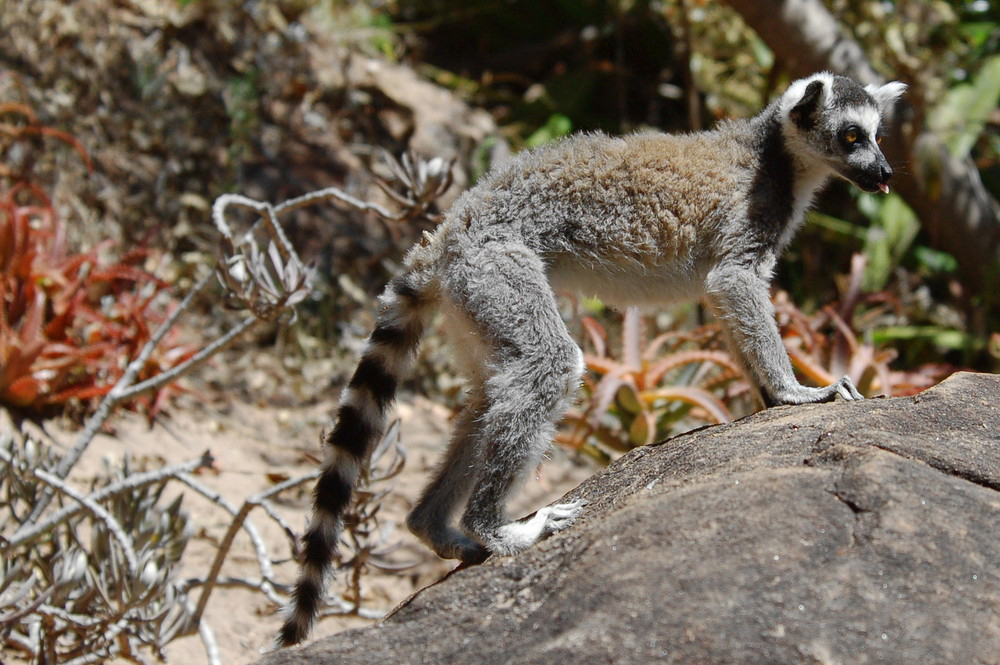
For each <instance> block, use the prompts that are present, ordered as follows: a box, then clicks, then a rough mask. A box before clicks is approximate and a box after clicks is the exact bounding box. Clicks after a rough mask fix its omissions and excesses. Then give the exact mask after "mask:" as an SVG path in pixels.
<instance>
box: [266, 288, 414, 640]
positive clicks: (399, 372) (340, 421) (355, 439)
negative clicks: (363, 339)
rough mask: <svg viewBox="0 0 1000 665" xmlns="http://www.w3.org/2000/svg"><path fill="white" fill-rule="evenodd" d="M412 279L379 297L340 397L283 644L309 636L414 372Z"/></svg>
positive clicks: (283, 629)
mask: <svg viewBox="0 0 1000 665" xmlns="http://www.w3.org/2000/svg"><path fill="white" fill-rule="evenodd" d="M414 282H415V275H413V274H412V273H409V274H404V275H401V276H400V277H397V278H396V279H394V280H392V281H391V282H390V283H389V285H388V286H387V287H386V290H385V292H384V293H383V294H382V296H381V298H380V299H379V301H380V305H381V311H380V313H379V316H378V322H377V325H376V327H375V330H374V331H372V334H371V336H370V337H369V338H368V343H367V345H366V346H365V350H364V352H363V353H362V355H361V361H360V363H359V364H358V367H357V369H356V370H355V371H354V376H353V377H351V381H350V383H349V384H348V386H347V388H346V389H345V390H344V392H343V394H342V395H341V400H340V408H339V410H338V413H337V420H336V425H335V426H334V428H333V430H332V431H331V432H330V433H329V434H328V435H327V436H326V441H325V443H326V444H327V446H328V448H327V461H326V465H325V467H324V469H323V473H322V474H321V475H320V477H319V479H318V480H317V481H316V489H315V490H314V492H313V517H312V523H311V524H310V525H309V529H308V530H307V531H306V534H305V536H304V537H303V545H304V547H303V553H302V557H301V562H300V563H301V568H300V571H299V579H298V581H297V582H296V584H295V590H294V591H293V593H292V599H291V603H290V604H289V606H288V607H287V608H286V610H285V623H284V625H283V626H282V628H281V633H280V634H279V635H278V642H279V644H280V646H283V647H287V646H290V645H292V644H297V643H298V642H301V641H302V640H303V639H305V638H306V636H307V635H308V634H309V630H310V629H311V628H312V625H313V622H314V621H315V619H316V615H317V614H318V613H319V610H320V607H321V606H322V603H323V595H324V593H325V591H326V580H327V576H328V573H329V570H330V565H331V563H332V561H333V558H334V556H335V555H336V552H337V542H338V540H339V538H340V532H341V529H342V527H343V520H342V517H343V514H344V510H345V509H346V508H347V507H348V505H349V504H350V501H351V494H352V492H353V491H354V486H355V484H356V482H357V479H358V476H359V475H360V474H361V470H362V468H363V467H364V465H366V464H367V463H368V457H369V455H370V454H371V451H372V449H373V448H374V446H375V445H376V444H377V443H378V441H379V438H380V437H381V436H382V433H383V431H384V429H385V424H386V414H387V411H388V409H389V406H390V405H391V404H392V401H393V399H394V398H395V395H396V386H397V385H398V383H399V381H400V379H401V378H402V377H403V376H404V375H405V374H406V372H407V371H408V369H409V365H410V361H411V360H412V358H413V355H414V353H415V351H416V349H417V346H418V345H419V343H420V337H421V335H422V334H423V329H424V312H425V311H426V304H427V302H426V297H425V294H424V293H423V292H422V290H421V289H420V288H419V287H417V286H415V284H414Z"/></svg>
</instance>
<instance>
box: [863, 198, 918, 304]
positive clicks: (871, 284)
mask: <svg viewBox="0 0 1000 665" xmlns="http://www.w3.org/2000/svg"><path fill="white" fill-rule="evenodd" d="M862 201H865V199H862ZM866 204H868V205H869V206H870V201H866ZM862 209H863V210H864V206H862ZM872 212H873V213H874V214H872V215H871V217H872V224H871V226H870V227H869V228H868V233H867V235H866V237H865V247H864V252H865V256H866V257H867V259H868V264H867V266H866V268H865V275H864V278H863V280H862V288H863V289H864V290H865V291H868V292H872V291H879V290H881V289H882V288H883V287H884V286H885V285H886V283H887V282H888V281H889V277H890V276H891V275H892V271H893V270H895V268H896V266H898V265H899V262H900V261H901V260H902V258H903V255H904V254H906V251H907V250H908V249H909V248H910V245H912V244H913V240H914V238H916V237H917V232H918V231H920V222H919V221H918V220H917V216H916V214H914V212H913V210H911V209H910V207H909V206H907V205H906V203H905V202H904V201H903V199H902V198H901V197H900V196H899V195H897V194H890V195H888V196H885V197H883V198H882V199H881V204H880V205H879V210H878V211H877V212H875V211H874V210H873V211H872ZM866 214H868V211H866Z"/></svg>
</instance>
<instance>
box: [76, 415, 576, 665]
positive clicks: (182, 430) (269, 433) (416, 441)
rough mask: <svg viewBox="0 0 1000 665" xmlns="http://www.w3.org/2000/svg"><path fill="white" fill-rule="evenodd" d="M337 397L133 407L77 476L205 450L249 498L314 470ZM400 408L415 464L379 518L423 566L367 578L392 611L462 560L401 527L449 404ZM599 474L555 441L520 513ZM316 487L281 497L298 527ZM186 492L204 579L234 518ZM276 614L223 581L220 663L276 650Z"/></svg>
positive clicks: (262, 525) (228, 492) (262, 521)
mask: <svg viewBox="0 0 1000 665" xmlns="http://www.w3.org/2000/svg"><path fill="white" fill-rule="evenodd" d="M334 404H335V403H334V401H333V400H332V398H331V399H330V400H328V401H323V402H321V403H317V404H314V405H312V406H309V407H305V408H279V407H275V406H255V405H252V404H247V403H236V404H231V403H230V404H227V405H225V406H224V407H213V406H212V405H210V404H200V405H196V406H193V407H191V408H184V409H173V410H172V414H173V415H171V416H170V417H168V418H166V419H163V422H162V424H157V425H156V426H155V427H154V428H152V429H150V428H149V427H148V425H147V424H146V423H145V421H144V420H143V419H141V418H139V417H138V416H135V415H125V416H124V417H122V418H119V419H117V420H115V421H114V422H113V424H114V427H115V433H114V435H102V436H99V437H98V438H97V439H95V441H94V444H93V445H92V446H91V448H90V449H88V451H87V453H86V455H85V457H84V458H83V460H81V463H80V465H79V466H78V467H77V469H76V471H75V472H74V477H75V478H77V479H86V478H88V477H90V476H92V475H93V474H96V473H99V472H100V470H101V468H102V467H103V465H104V462H105V461H108V462H111V463H117V462H119V461H120V460H121V457H122V456H123V455H124V454H125V453H126V452H128V453H129V454H131V455H133V456H135V457H138V458H141V457H143V456H149V457H152V458H156V457H159V458H162V459H163V461H164V463H166V464H170V463H175V462H180V461H184V460H187V459H191V458H195V457H197V456H199V455H200V454H201V453H202V452H203V451H205V450H206V449H208V450H210V451H211V452H212V454H213V455H214V456H215V458H216V460H217V468H218V473H205V474H202V475H201V476H200V479H201V480H202V481H203V482H204V484H206V485H208V486H210V487H212V488H213V489H215V490H217V491H218V492H220V493H221V494H222V495H223V496H224V497H225V498H227V499H228V500H229V501H230V502H231V503H233V504H234V505H236V506H240V505H242V503H243V500H244V498H246V497H248V496H250V495H252V494H254V493H256V492H259V491H262V490H264V489H267V488H268V487H270V486H271V485H272V480H270V479H269V478H268V475H267V474H281V475H287V476H289V477H294V476H298V475H302V474H305V473H308V472H309V471H311V470H313V469H315V468H316V464H315V462H314V459H315V458H316V457H318V456H319V436H320V432H321V430H322V429H323V428H324V427H327V426H328V425H329V414H330V413H331V412H332V410H333V408H334ZM396 414H397V415H398V416H399V417H400V419H401V440H402V444H403V445H404V446H405V448H406V452H407V462H406V466H405V468H404V470H403V472H402V473H401V474H400V475H399V476H397V477H396V478H395V479H393V480H392V481H388V482H391V483H394V485H395V487H394V490H393V491H392V492H391V493H390V495H389V496H388V497H387V498H386V499H385V501H384V506H383V509H382V512H381V513H380V516H381V519H382V522H383V524H395V525H397V528H396V529H395V531H394V532H393V534H392V538H391V539H390V540H393V541H398V542H399V543H400V545H401V546H400V549H399V550H398V551H396V552H395V553H394V554H393V555H392V558H393V559H394V560H395V561H409V562H413V563H414V565H413V567H411V568H409V569H407V570H406V571H403V572H401V573H395V574H390V573H375V574H372V575H370V576H369V577H367V578H366V579H365V580H364V582H363V595H364V607H365V608H367V609H369V610H375V611H378V612H383V613H384V612H386V611H389V610H391V609H392V608H393V607H394V606H395V605H397V604H398V603H399V602H401V601H402V600H404V599H405V598H406V597H407V596H409V595H410V594H411V593H413V592H414V591H416V590H418V589H420V588H422V587H424V586H426V585H427V584H429V583H431V582H433V581H435V580H437V579H439V578H440V577H441V576H442V575H444V574H445V573H447V572H448V571H450V570H451V569H453V568H454V567H455V565H456V563H455V562H453V561H444V560H441V559H439V558H437V557H436V556H435V555H434V554H432V553H431V552H430V551H429V550H428V549H427V548H426V547H425V546H424V545H423V544H421V543H420V542H419V541H417V540H416V538H414V537H413V536H412V535H411V534H410V533H409V532H407V531H406V529H405V527H402V526H398V525H402V523H403V520H404V518H405V515H406V513H407V511H408V510H409V508H410V507H411V506H412V504H413V502H414V501H415V499H416V498H417V496H418V495H419V492H420V489H421V487H422V485H423V483H424V482H425V481H426V476H427V474H428V472H429V471H430V469H431V468H432V467H433V465H434V463H435V460H436V459H437V457H438V455H439V454H440V451H441V450H442V449H443V444H444V442H445V440H446V437H447V432H448V419H449V415H450V411H449V410H448V409H446V408H444V407H442V406H439V405H436V404H434V403H432V402H431V401H429V400H428V399H426V398H423V397H413V396H406V395H404V396H402V398H401V401H400V402H399V404H397V407H396ZM70 436H71V435H69V434H62V435H60V440H70V438H69V437H70ZM594 471H595V468H594V467H593V465H592V463H590V462H587V461H585V460H577V459H575V458H572V457H571V455H570V454H569V453H567V452H566V451H564V450H562V449H558V448H554V449H553V452H552V455H551V459H550V460H549V461H548V462H546V464H544V465H543V466H542V467H541V468H540V469H539V471H538V472H537V478H536V479H534V480H532V481H530V482H528V483H527V484H526V486H525V487H524V488H523V489H522V490H521V492H520V493H519V494H518V496H517V497H516V499H515V500H514V501H513V502H512V506H511V507H512V514H516V515H521V514H526V513H529V512H531V511H532V510H534V509H536V508H538V507H540V506H542V505H544V504H546V503H548V502H551V501H553V500H555V499H557V498H559V497H560V496H562V495H563V494H564V493H565V492H566V491H568V490H569V489H572V488H573V487H575V486H576V485H577V484H579V483H580V482H581V481H582V480H583V479H584V478H586V477H587V476H589V475H591V474H592V473H593V472H594ZM309 490H311V484H310V485H307V486H306V487H305V488H303V490H302V491H299V492H295V491H291V492H288V493H287V496H286V497H284V498H283V499H282V500H281V502H280V503H279V504H278V505H279V509H280V511H281V513H282V514H283V516H284V517H285V518H286V519H287V520H288V522H289V524H291V525H292V526H293V528H295V529H299V530H301V529H303V528H304V526H305V524H306V521H307V519H308V505H309V494H308V491H309ZM184 493H185V499H184V501H185V504H184V505H185V507H186V509H187V511H188V512H189V514H190V517H191V521H192V525H193V528H194V530H193V533H194V536H193V537H192V539H191V542H190V544H189V546H188V550H187V552H186V553H185V555H184V559H183V562H184V568H183V571H182V575H183V576H189V575H190V576H194V575H199V576H203V575H205V574H206V572H207V571H208V568H209V565H210V563H211V561H212V558H213V556H214V554H215V551H216V545H217V544H218V543H219V541H220V540H221V538H222V537H223V535H224V533H225V531H226V529H227V528H228V525H229V523H230V518H229V515H228V514H227V513H225V512H224V511H223V510H221V509H220V508H219V507H218V506H215V505H213V504H211V503H210V502H208V501H207V500H205V499H203V498H202V497H200V496H198V495H196V494H194V493H193V492H192V491H190V490H185V491H184ZM251 519H252V521H253V522H254V523H255V524H256V526H257V527H258V528H259V529H260V531H261V533H262V535H263V538H264V540H265V542H266V543H267V544H268V547H269V550H270V554H271V556H272V558H273V559H274V560H275V561H282V563H280V564H279V565H278V566H277V568H276V573H277V576H278V579H280V580H283V581H288V582H291V581H292V580H293V579H294V577H295V574H296V569H295V566H294V564H293V563H291V562H290V561H289V560H288V559H289V548H288V544H287V540H286V539H285V537H284V536H283V534H282V533H281V531H280V529H279V528H278V527H277V525H276V524H275V523H274V522H273V521H272V520H270V519H268V518H267V516H266V515H264V513H263V512H262V511H260V510H257V511H255V512H254V513H252V514H251ZM258 570H259V569H258V566H257V560H256V557H255V556H254V553H253V549H252V546H251V544H250V541H249V539H248V538H247V537H246V536H245V535H244V534H242V533H241V535H240V536H239V537H238V538H237V542H236V544H235V545H234V547H233V550H232V551H231V553H230V556H229V559H228V560H227V562H226V564H225V566H224V568H223V571H222V575H223V576H237V577H239V576H243V577H246V578H253V577H259V574H258ZM338 584H339V581H334V582H333V584H332V586H331V588H332V589H338V588H340V587H339V586H338ZM276 611H277V608H276V607H275V606H274V605H273V604H272V603H270V602H269V601H268V600H267V599H266V598H265V597H264V596H263V595H262V594H259V593H256V592H253V591H248V590H241V589H228V588H219V589H216V590H215V591H214V592H213V595H212V598H211V601H210V603H209V605H208V610H207V613H206V620H207V621H208V623H209V625H210V626H211V628H212V630H213V632H214V634H215V637H216V640H217V641H218V645H219V649H220V651H221V657H222V662H223V663H225V664H226V665H229V664H231V663H246V662H250V661H252V660H254V659H255V658H256V657H258V656H259V654H260V653H261V652H262V651H264V650H267V649H269V648H270V647H271V640H272V637H273V635H274V633H275V631H276V630H277V628H278V626H279V623H280V619H279V617H278V616H277V614H276ZM370 621H371V620H369V619H361V618H358V617H330V618H327V619H325V620H323V621H322V622H320V623H319V624H318V626H317V627H316V629H315V630H314V632H313V635H312V637H313V638H314V639H315V638H318V637H322V636H325V635H330V634H333V633H336V632H339V631H341V630H344V629H347V628H351V627H356V626H360V625H364V624H366V623H369V622H370ZM166 656H167V662H168V663H183V664H185V665H187V664H194V663H202V662H206V657H205V651H204V647H203V646H202V644H201V641H200V640H199V639H198V637H196V636H195V637H187V638H184V639H181V640H177V641H175V642H173V643H171V644H170V645H169V646H168V647H167V649H166Z"/></svg>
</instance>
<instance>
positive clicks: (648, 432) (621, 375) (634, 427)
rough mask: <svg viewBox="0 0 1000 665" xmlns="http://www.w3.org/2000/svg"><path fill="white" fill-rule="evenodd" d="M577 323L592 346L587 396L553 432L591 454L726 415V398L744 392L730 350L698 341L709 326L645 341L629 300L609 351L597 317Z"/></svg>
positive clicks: (706, 337) (710, 334) (601, 455)
mask: <svg viewBox="0 0 1000 665" xmlns="http://www.w3.org/2000/svg"><path fill="white" fill-rule="evenodd" d="M581 323H582V325H583V329H584V331H585V332H586V336H587V337H586V338H587V341H588V342H589V347H590V349H591V350H590V352H588V353H584V361H585V363H586V365H587V369H588V370H589V372H588V374H587V375H586V376H585V377H584V387H585V391H586V394H587V400H586V403H585V405H584V407H583V409H582V410H571V411H570V412H569V413H568V414H567V415H566V419H565V422H566V424H567V425H568V428H566V429H564V431H563V432H562V433H560V434H559V436H558V439H559V440H560V441H561V442H563V443H565V444H567V445H568V446H570V447H572V448H576V449H579V450H581V451H582V452H584V453H586V454H588V455H591V456H592V457H595V458H597V459H599V460H602V461H603V460H607V459H609V453H608V449H610V450H613V451H626V450H629V449H630V448H634V447H636V446H641V445H646V444H649V443H652V442H654V441H656V440H658V439H661V438H665V437H667V436H669V435H671V434H675V433H678V432H680V431H684V430H686V429H690V428H691V427H695V426H697V425H700V424H705V423H720V422H729V421H731V420H732V419H733V415H732V409H731V408H730V407H731V403H732V402H733V401H735V400H738V399H740V398H742V397H743V396H744V395H747V385H746V383H745V381H744V380H743V373H742V371H741V370H740V368H739V366H738V365H737V364H736V363H735V362H734V361H733V359H732V357H731V356H730V355H729V354H728V353H726V352H725V351H723V350H721V349H712V348H704V347H706V346H708V345H709V344H710V343H711V341H712V340H713V339H714V338H716V337H717V336H718V329H717V328H716V327H715V326H705V327H702V328H698V329H697V330H693V331H690V332H681V331H669V332H666V333H664V334H661V335H659V336H657V337H655V338H654V339H652V340H650V341H648V343H647V342H646V340H645V336H644V334H643V331H642V329H643V325H642V318H641V316H640V314H639V310H638V309H636V308H629V309H627V310H626V312H625V314H624V317H623V319H622V342H621V350H620V353H619V354H617V357H615V356H613V355H612V353H611V351H610V349H609V348H608V344H607V337H608V336H607V332H606V331H605V329H604V328H603V327H602V326H601V325H600V324H599V323H598V322H597V320H596V319H594V318H593V317H589V316H587V317H584V318H583V319H582V321H581Z"/></svg>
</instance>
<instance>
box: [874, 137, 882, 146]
mask: <svg viewBox="0 0 1000 665" xmlns="http://www.w3.org/2000/svg"><path fill="white" fill-rule="evenodd" d="M875 143H877V144H878V145H882V135H881V134H880V135H879V136H876V137H875Z"/></svg>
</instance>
